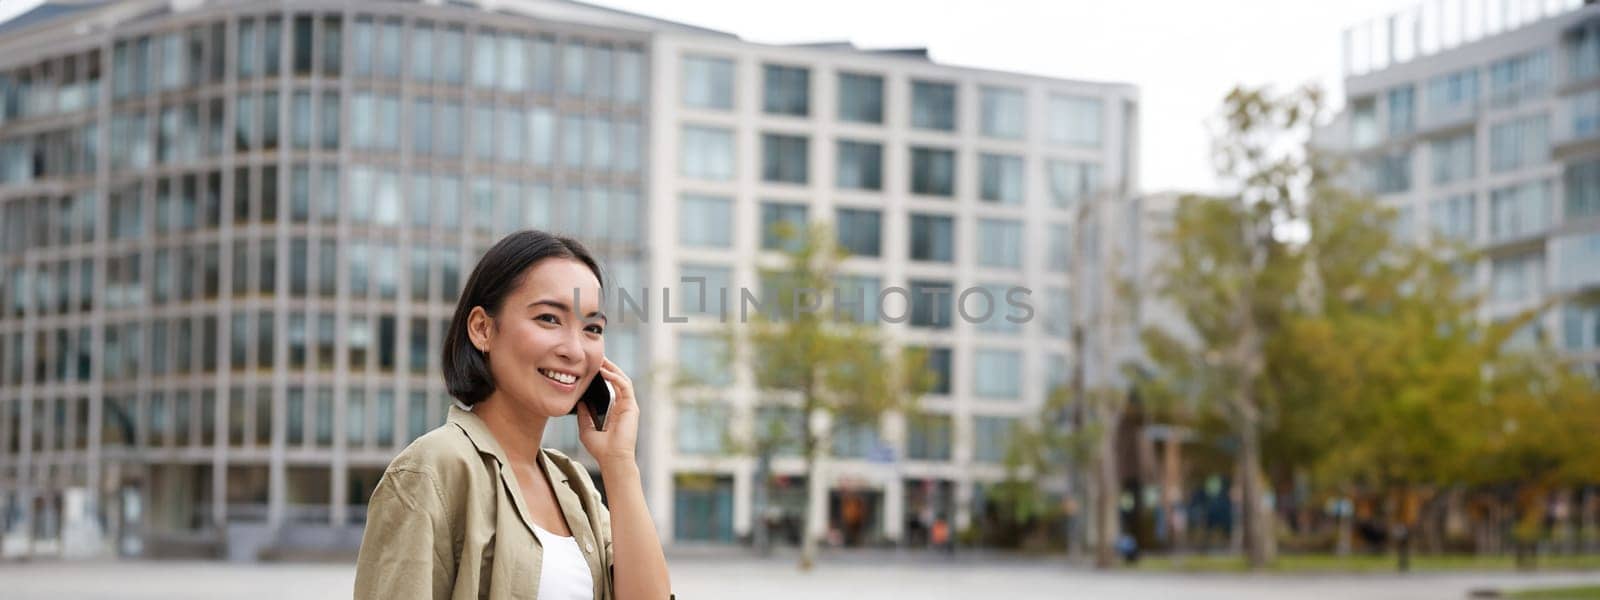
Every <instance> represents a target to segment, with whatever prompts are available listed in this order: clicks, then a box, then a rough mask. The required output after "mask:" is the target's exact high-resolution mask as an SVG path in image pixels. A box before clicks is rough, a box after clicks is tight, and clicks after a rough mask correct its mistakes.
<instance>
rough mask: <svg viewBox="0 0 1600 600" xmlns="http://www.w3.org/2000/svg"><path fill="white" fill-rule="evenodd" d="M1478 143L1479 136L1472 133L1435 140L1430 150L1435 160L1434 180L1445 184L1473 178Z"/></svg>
mask: <svg viewBox="0 0 1600 600" xmlns="http://www.w3.org/2000/svg"><path fill="white" fill-rule="evenodd" d="M1476 144H1477V138H1476V137H1475V136H1474V135H1473V134H1471V133H1463V134H1460V135H1456V136H1452V137H1448V138H1445V139H1441V140H1434V141H1433V143H1432V144H1431V146H1430V147H1429V151H1428V154H1429V155H1430V157H1431V158H1432V162H1433V182H1434V183H1439V184H1444V183H1450V182H1454V181H1462V180H1465V179H1471V178H1472V171H1473V169H1472V165H1473V162H1474V160H1473V157H1474V155H1476V154H1477V153H1476V152H1473V146H1475V145H1476Z"/></svg>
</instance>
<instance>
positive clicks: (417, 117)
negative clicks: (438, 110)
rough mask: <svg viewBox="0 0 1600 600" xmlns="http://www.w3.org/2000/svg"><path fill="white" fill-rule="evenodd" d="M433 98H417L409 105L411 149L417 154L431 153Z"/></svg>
mask: <svg viewBox="0 0 1600 600" xmlns="http://www.w3.org/2000/svg"><path fill="white" fill-rule="evenodd" d="M433 135H434V134H433V100H431V99H428V98H417V99H415V100H414V101H413V102H412V105H411V151H412V152H414V153H416V155H418V156H427V155H429V154H432V153H433Z"/></svg>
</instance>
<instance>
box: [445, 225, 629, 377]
mask: <svg viewBox="0 0 1600 600" xmlns="http://www.w3.org/2000/svg"><path fill="white" fill-rule="evenodd" d="M547 258H567V259H572V260H576V261H578V262H581V263H583V264H584V265H585V266H588V267H589V270H590V271H593V272H594V278H595V280H597V281H599V282H600V285H601V287H602V289H603V288H604V286H605V278H604V277H602V276H601V275H600V264H599V263H597V262H595V259H594V255H592V254H590V253H589V249H588V248H585V247H584V246H583V244H582V243H581V242H579V241H578V240H575V239H572V238H569V237H566V236H561V235H554V234H550V233H546V232H543V231H538V230H533V229H529V230H525V231H518V232H516V233H513V234H510V235H507V236H506V237H504V238H501V240H500V241H499V242H496V243H495V245H494V246H493V247H491V248H489V251H488V252H485V253H484V254H483V258H481V259H478V266H476V267H473V268H472V275H471V276H469V277H467V285H466V288H464V289H462V290H461V297H460V299H459V300H457V301H456V312H455V316H454V317H452V318H451V319H450V329H449V330H448V331H446V332H445V336H444V357H443V358H444V361H443V365H444V385H445V389H446V390H448V391H449V392H450V395H451V396H454V397H455V398H456V399H457V400H460V401H461V402H462V403H463V404H466V405H469V406H470V405H473V404H477V403H479V402H482V401H483V400H484V399H485V398H488V397H489V394H491V393H493V392H494V389H495V385H494V376H493V375H491V374H490V373H489V363H488V361H486V360H485V359H484V354H483V352H482V351H480V350H478V348H477V346H474V345H472V338H471V336H469V335H467V317H468V316H469V315H471V314H472V309H473V308H475V307H479V306H482V307H483V310H484V312H487V313H489V316H491V317H496V316H499V313H500V308H501V305H502V304H504V303H505V300H506V297H507V296H509V295H510V294H511V291H512V290H515V289H517V286H520V285H522V279H523V277H524V276H525V275H526V274H527V272H528V270H529V269H531V268H532V267H533V266H534V265H536V264H538V263H539V262H540V261H542V260H545V259H547Z"/></svg>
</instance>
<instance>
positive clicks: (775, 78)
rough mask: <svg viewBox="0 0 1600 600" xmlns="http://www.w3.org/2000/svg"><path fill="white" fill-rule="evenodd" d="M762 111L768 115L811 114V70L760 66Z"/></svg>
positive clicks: (801, 115)
mask: <svg viewBox="0 0 1600 600" xmlns="http://www.w3.org/2000/svg"><path fill="white" fill-rule="evenodd" d="M761 72H762V83H763V86H764V87H763V89H764V93H763V94H762V103H761V106H762V110H764V111H765V112H766V113H767V114H769V115H792V116H797V117H804V116H806V115H809V114H811V70H810V69H806V68H803V67H785V66H780V65H762V68H761Z"/></svg>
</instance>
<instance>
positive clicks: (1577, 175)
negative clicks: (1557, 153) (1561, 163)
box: [1562, 160, 1600, 222]
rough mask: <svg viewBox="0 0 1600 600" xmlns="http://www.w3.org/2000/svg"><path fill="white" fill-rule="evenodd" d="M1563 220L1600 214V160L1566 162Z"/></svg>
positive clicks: (1574, 219)
mask: <svg viewBox="0 0 1600 600" xmlns="http://www.w3.org/2000/svg"><path fill="white" fill-rule="evenodd" d="M1565 176H1566V184H1567V185H1566V203H1565V207H1564V209H1563V210H1562V220H1563V221H1564V222H1571V221H1576V220H1578V219H1583V218H1587V217H1592V216H1595V215H1600V161H1597V160H1589V161H1585V162H1579V163H1575V164H1568V165H1567V169H1566V175H1565Z"/></svg>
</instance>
